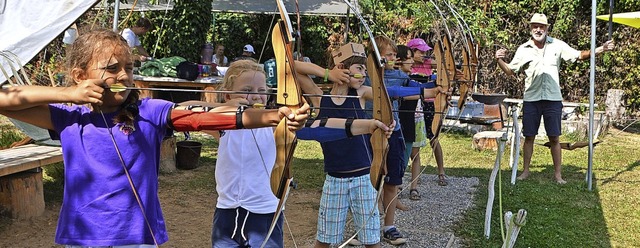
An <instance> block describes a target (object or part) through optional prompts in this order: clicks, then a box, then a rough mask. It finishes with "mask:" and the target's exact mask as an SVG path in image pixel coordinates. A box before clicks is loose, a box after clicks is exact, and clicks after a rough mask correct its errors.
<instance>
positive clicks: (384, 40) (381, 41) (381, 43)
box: [368, 35, 398, 56]
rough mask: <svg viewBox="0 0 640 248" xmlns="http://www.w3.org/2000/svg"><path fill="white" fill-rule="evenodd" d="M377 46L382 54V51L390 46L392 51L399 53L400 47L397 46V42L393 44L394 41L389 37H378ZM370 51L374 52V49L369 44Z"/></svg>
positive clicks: (376, 39)
mask: <svg viewBox="0 0 640 248" xmlns="http://www.w3.org/2000/svg"><path fill="white" fill-rule="evenodd" d="M375 41H376V44H377V45H378V51H380V52H382V49H383V48H385V47H387V46H389V47H391V50H393V51H394V52H398V46H397V45H396V43H395V42H393V40H391V39H390V38H389V37H387V36H384V35H378V36H376V38H375ZM368 47H369V51H373V47H372V44H371V43H369V46H368ZM381 55H382V56H384V55H383V54H381Z"/></svg>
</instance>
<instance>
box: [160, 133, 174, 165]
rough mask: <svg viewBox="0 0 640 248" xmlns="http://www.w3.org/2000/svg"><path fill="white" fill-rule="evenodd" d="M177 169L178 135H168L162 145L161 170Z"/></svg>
mask: <svg viewBox="0 0 640 248" xmlns="http://www.w3.org/2000/svg"><path fill="white" fill-rule="evenodd" d="M175 171H176V137H166V138H164V140H162V145H160V172H162V173H173V172H175Z"/></svg>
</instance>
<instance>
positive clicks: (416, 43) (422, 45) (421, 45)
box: [407, 38, 431, 52]
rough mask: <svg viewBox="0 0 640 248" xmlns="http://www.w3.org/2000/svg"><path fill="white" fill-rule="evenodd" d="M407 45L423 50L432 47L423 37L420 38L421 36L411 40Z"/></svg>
mask: <svg viewBox="0 0 640 248" xmlns="http://www.w3.org/2000/svg"><path fill="white" fill-rule="evenodd" d="M407 46H408V47H409V48H411V49H418V50H420V51H423V52H426V51H429V50H431V47H430V46H429V45H427V42H425V41H424V40H423V39H420V38H415V39H412V40H410V41H409V42H408V43H407Z"/></svg>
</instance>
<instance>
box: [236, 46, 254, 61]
mask: <svg viewBox="0 0 640 248" xmlns="http://www.w3.org/2000/svg"><path fill="white" fill-rule="evenodd" d="M254 54H256V51H255V50H253V46H252V45H249V44H247V45H244V48H242V55H240V56H238V57H235V58H234V59H233V61H238V60H243V59H250V60H253V61H255V62H257V60H256V59H255V58H253V55H254Z"/></svg>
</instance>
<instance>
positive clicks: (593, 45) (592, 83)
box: [587, 0, 596, 191]
mask: <svg viewBox="0 0 640 248" xmlns="http://www.w3.org/2000/svg"><path fill="white" fill-rule="evenodd" d="M595 54H596V0H591V56H590V67H591V69H590V70H589V165H588V166H587V188H588V189H589V191H591V190H592V187H591V184H592V179H593V174H592V171H593V102H594V98H595V97H594V92H595V78H596V55H595Z"/></svg>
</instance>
